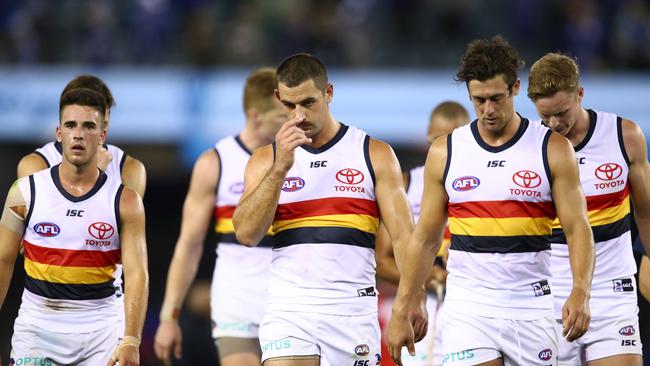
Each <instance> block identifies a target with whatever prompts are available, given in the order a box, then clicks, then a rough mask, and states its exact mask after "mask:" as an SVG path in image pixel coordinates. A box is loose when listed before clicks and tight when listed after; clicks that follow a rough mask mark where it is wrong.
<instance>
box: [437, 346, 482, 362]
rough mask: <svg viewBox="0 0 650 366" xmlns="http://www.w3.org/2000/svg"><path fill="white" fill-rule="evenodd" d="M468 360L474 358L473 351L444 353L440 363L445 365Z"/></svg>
mask: <svg viewBox="0 0 650 366" xmlns="http://www.w3.org/2000/svg"><path fill="white" fill-rule="evenodd" d="M470 358H474V349H473V348H472V349H466V350H464V351H459V352H449V353H445V355H444V356H442V363H443V364H445V363H447V362H456V361H463V360H469V359H470Z"/></svg>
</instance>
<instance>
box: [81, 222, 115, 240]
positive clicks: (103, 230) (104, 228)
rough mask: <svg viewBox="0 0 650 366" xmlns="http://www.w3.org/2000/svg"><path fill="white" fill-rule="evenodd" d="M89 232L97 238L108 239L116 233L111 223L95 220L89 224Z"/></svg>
mask: <svg viewBox="0 0 650 366" xmlns="http://www.w3.org/2000/svg"><path fill="white" fill-rule="evenodd" d="M88 233H89V234H90V235H92V237H93V238H95V239H100V240H103V239H108V238H110V237H111V236H113V234H114V233H115V229H113V226H111V224H109V223H106V222H94V223H92V224H90V226H88Z"/></svg>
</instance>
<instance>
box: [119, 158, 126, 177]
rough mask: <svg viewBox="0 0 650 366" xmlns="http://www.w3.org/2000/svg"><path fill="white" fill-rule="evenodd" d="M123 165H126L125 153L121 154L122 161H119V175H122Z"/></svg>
mask: <svg viewBox="0 0 650 366" xmlns="http://www.w3.org/2000/svg"><path fill="white" fill-rule="evenodd" d="M124 163H126V153H124V154H122V159H120V173H122V169H124Z"/></svg>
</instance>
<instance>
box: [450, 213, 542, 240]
mask: <svg viewBox="0 0 650 366" xmlns="http://www.w3.org/2000/svg"><path fill="white" fill-rule="evenodd" d="M552 222H553V221H552V220H551V219H549V218H546V217H536V218H533V217H511V218H500V219H497V218H488V217H471V218H456V217H450V218H449V231H450V232H451V233H452V234H453V235H469V236H523V235H549V234H551V224H552Z"/></svg>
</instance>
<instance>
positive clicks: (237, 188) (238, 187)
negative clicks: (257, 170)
mask: <svg viewBox="0 0 650 366" xmlns="http://www.w3.org/2000/svg"><path fill="white" fill-rule="evenodd" d="M228 190H229V191H230V193H232V194H242V193H244V182H237V183H233V184H232V185H230V187H229V188H228Z"/></svg>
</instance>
